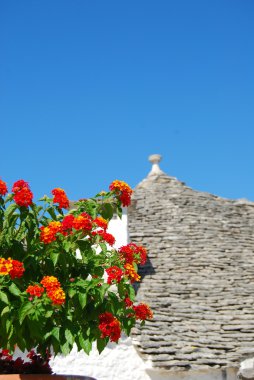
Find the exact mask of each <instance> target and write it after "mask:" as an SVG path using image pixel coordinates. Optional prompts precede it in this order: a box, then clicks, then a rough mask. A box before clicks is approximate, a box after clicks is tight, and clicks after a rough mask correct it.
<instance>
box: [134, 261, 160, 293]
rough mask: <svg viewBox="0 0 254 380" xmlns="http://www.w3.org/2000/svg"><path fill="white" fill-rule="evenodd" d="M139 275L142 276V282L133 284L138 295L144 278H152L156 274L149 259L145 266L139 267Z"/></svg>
mask: <svg viewBox="0 0 254 380" xmlns="http://www.w3.org/2000/svg"><path fill="white" fill-rule="evenodd" d="M138 274H139V275H140V276H141V279H140V282H135V283H134V284H133V287H134V289H135V292H136V294H137V292H138V290H139V288H140V286H141V283H142V281H143V278H144V277H146V276H151V275H153V274H155V270H154V267H153V266H152V263H151V260H150V259H149V258H148V259H147V262H146V263H145V265H141V266H139V268H138Z"/></svg>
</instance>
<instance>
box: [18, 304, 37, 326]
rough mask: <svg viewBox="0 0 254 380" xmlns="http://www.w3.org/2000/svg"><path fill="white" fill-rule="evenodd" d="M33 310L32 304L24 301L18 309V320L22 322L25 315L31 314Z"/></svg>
mask: <svg viewBox="0 0 254 380" xmlns="http://www.w3.org/2000/svg"><path fill="white" fill-rule="evenodd" d="M33 312H34V306H33V304H32V303H31V302H27V303H25V304H24V305H23V306H22V307H21V309H20V310H19V322H20V324H22V323H23V321H24V319H25V318H26V316H27V315H29V314H32V313H33Z"/></svg>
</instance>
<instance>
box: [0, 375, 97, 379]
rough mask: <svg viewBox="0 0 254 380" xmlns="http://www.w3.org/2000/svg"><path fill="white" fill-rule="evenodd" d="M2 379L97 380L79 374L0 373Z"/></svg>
mask: <svg viewBox="0 0 254 380" xmlns="http://www.w3.org/2000/svg"><path fill="white" fill-rule="evenodd" d="M0 380H96V379H94V378H93V377H87V376H78V375H19V374H16V375H0Z"/></svg>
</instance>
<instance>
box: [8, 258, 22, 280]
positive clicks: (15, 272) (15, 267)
mask: <svg viewBox="0 0 254 380" xmlns="http://www.w3.org/2000/svg"><path fill="white" fill-rule="evenodd" d="M24 271H25V268H24V265H23V263H21V262H20V261H18V260H12V269H11V270H10V276H11V278H12V279H14V278H20V277H22V276H23V273H24Z"/></svg>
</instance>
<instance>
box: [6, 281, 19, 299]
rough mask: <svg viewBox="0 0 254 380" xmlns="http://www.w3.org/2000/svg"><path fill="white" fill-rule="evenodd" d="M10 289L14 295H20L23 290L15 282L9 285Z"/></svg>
mask: <svg viewBox="0 0 254 380" xmlns="http://www.w3.org/2000/svg"><path fill="white" fill-rule="evenodd" d="M9 291H10V293H11V294H13V295H14V296H19V295H20V293H21V291H20V290H19V288H18V287H17V285H16V284H14V282H13V283H12V284H11V285H10V286H9Z"/></svg>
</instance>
